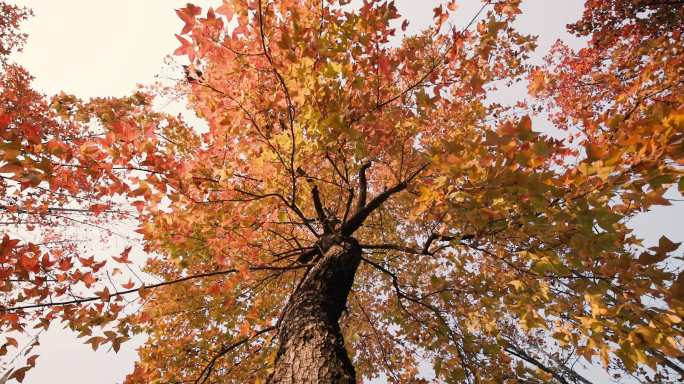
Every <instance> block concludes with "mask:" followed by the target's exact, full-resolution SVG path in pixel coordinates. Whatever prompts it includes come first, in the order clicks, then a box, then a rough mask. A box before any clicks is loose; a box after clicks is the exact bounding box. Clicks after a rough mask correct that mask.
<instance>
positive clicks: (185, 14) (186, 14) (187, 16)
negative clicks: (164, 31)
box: [176, 3, 202, 35]
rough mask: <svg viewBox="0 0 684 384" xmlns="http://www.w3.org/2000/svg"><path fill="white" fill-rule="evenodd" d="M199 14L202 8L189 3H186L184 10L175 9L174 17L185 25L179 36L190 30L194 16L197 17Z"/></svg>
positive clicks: (193, 22)
mask: <svg viewBox="0 0 684 384" xmlns="http://www.w3.org/2000/svg"><path fill="white" fill-rule="evenodd" d="M201 12H202V8H200V7H198V6H195V5H192V4H190V3H188V5H187V6H186V7H185V8H180V9H176V15H178V17H180V18H181V20H183V22H184V23H185V25H184V26H183V30H182V31H181V35H185V34H186V33H188V32H190V31H191V30H192V27H193V26H194V25H195V16H197V15H199V14H200V13H201Z"/></svg>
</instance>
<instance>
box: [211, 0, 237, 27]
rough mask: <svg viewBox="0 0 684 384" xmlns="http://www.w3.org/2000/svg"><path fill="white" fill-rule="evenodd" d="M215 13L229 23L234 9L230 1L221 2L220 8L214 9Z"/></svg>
mask: <svg viewBox="0 0 684 384" xmlns="http://www.w3.org/2000/svg"><path fill="white" fill-rule="evenodd" d="M216 13H218V14H219V15H223V16H225V17H226V19H227V20H228V21H229V22H230V21H231V20H232V19H233V14H234V13H235V8H234V7H233V4H232V1H231V0H223V3H222V4H221V6H220V7H218V8H216Z"/></svg>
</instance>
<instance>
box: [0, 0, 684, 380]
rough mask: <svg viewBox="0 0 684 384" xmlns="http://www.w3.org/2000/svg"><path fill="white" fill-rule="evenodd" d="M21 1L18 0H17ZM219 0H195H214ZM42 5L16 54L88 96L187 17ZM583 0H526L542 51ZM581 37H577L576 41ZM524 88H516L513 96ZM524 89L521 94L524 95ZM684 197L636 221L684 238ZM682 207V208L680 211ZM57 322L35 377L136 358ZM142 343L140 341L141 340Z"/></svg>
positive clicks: (128, 76) (106, 2)
mask: <svg viewBox="0 0 684 384" xmlns="http://www.w3.org/2000/svg"><path fill="white" fill-rule="evenodd" d="M9 1H10V2H13V1H12V0H9ZM219 2H220V1H219V0H216V1H195V4H197V5H202V6H205V7H206V6H207V5H215V4H217V3H219ZM14 3H16V4H19V5H27V6H29V7H30V8H32V9H33V10H34V11H35V17H33V18H32V19H31V20H29V21H28V22H27V23H26V24H25V26H24V31H26V32H27V33H29V40H28V44H27V46H26V49H25V50H24V52H23V53H21V54H20V55H18V56H17V57H16V60H17V61H18V62H19V63H21V64H22V65H24V66H25V67H27V68H28V70H29V71H30V72H31V73H32V74H33V75H34V76H35V77H36V80H35V82H34V85H35V87H36V88H37V89H39V90H41V91H43V92H45V93H46V94H54V93H57V92H60V91H65V92H67V93H73V94H76V95H77V96H80V97H84V98H85V97H93V96H122V95H125V94H128V93H130V92H131V91H132V90H133V89H134V88H135V86H136V84H149V83H151V82H153V81H154V80H155V75H157V74H159V73H160V72H161V70H162V67H163V58H164V56H165V55H168V54H169V53H171V52H173V50H174V49H175V48H176V46H177V44H178V42H177V40H176V39H175V38H174V33H178V32H179V30H180V29H181V27H182V22H181V21H180V20H179V19H178V18H177V16H176V15H175V13H174V12H173V9H174V8H179V7H182V6H184V4H185V3H186V1H180V0H118V1H111V0H15V1H14ZM396 3H397V6H398V8H399V10H400V12H401V13H402V14H403V15H408V16H409V17H410V20H411V22H412V28H413V30H417V29H419V28H421V27H424V26H426V25H427V24H429V23H430V21H431V16H432V8H433V5H432V4H433V3H434V0H429V1H428V0H396ZM582 3H583V2H582V1H581V0H552V1H551V0H526V1H525V2H524V12H525V14H524V15H523V16H522V17H521V18H520V20H519V23H518V24H519V27H520V29H522V30H523V31H524V32H527V33H532V34H536V35H539V36H540V39H539V49H538V54H537V56H536V57H537V58H540V57H541V56H543V53H544V52H545V51H546V50H547V49H548V48H549V46H550V45H551V44H552V43H553V42H554V41H555V40H556V39H558V38H562V39H571V37H570V36H568V35H567V33H565V30H564V27H565V25H566V24H567V23H569V22H572V21H574V20H576V19H577V18H578V17H579V16H580V12H581V8H582ZM479 4H480V3H479V1H476V0H461V1H460V2H459V5H460V8H459V12H460V13H459V15H458V17H457V18H456V19H455V20H454V21H453V22H454V24H459V23H461V24H462V23H464V20H466V19H469V18H470V17H471V16H472V15H473V14H474V12H475V10H476V9H477V8H478V7H479ZM575 44H577V41H575ZM523 90H524V88H521V89H515V90H511V91H510V92H509V94H508V96H509V97H515V96H516V93H518V92H522V91H523ZM518 96H519V95H518ZM682 205H683V204H677V206H676V207H675V208H672V207H661V208H659V209H657V210H656V211H655V212H651V213H648V214H644V215H642V216H641V217H639V218H637V219H636V220H635V221H634V225H635V227H636V229H637V231H638V232H639V233H640V234H641V235H642V236H644V237H645V238H646V239H647V241H648V243H649V244H652V243H655V242H657V239H658V237H659V236H660V235H662V234H666V235H667V236H668V237H670V238H671V239H673V240H675V241H682V240H684V228H682V227H681V226H678V223H677V221H676V219H675V217H677V216H679V217H684V209H682ZM677 213H678V214H679V215H677ZM58 328H59V327H58V326H56V325H53V327H52V328H51V329H50V331H49V332H47V333H46V334H45V335H44V336H43V337H42V338H41V345H42V346H41V350H40V355H41V357H40V358H39V360H38V367H37V368H36V369H35V370H33V371H31V372H30V373H29V374H28V376H27V380H26V381H27V382H28V383H36V384H42V383H67V382H68V383H72V384H86V383H87V384H91V383H104V384H107V383H119V382H121V381H122V379H123V377H124V376H125V374H126V373H128V372H130V370H131V367H132V364H133V361H134V360H135V347H136V346H137V344H136V343H135V342H132V343H128V344H125V345H124V346H123V347H122V349H121V351H119V353H118V354H116V355H115V354H114V353H113V352H109V353H107V352H106V351H98V352H97V353H93V352H92V350H91V349H90V347H89V346H88V345H84V344H83V343H82V341H81V340H77V339H76V338H75V337H74V335H73V334H71V333H70V332H66V331H62V330H60V329H58ZM138 343H139V341H138Z"/></svg>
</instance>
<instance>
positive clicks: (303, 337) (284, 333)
mask: <svg viewBox="0 0 684 384" xmlns="http://www.w3.org/2000/svg"><path fill="white" fill-rule="evenodd" d="M360 260H361V248H360V247H359V245H358V243H357V242H356V241H355V240H354V239H346V240H345V241H343V242H342V243H341V244H335V245H332V246H331V247H330V248H329V249H328V250H327V251H326V252H325V254H324V255H323V257H321V258H320V260H318V262H317V263H316V265H314V266H313V267H312V268H311V270H310V271H309V273H308V274H307V275H306V276H305V277H304V280H303V281H302V283H301V284H300V286H299V288H298V289H297V290H296V291H295V292H294V293H293V294H292V296H291V297H290V301H289V302H288V304H287V306H286V308H285V312H284V314H283V317H282V320H281V323H280V325H279V329H278V333H279V349H278V354H277V356H276V360H275V367H274V371H273V373H272V374H271V376H270V378H269V380H268V382H269V383H270V384H295V383H297V384H308V383H311V384H314V383H349V384H351V383H355V382H356V375H355V372H354V366H353V365H352V363H351V360H350V359H349V356H348V355H347V351H346V349H345V348H344V340H343V338H342V333H341V332H340V326H339V323H338V320H339V318H340V316H341V314H342V311H343V310H345V308H346V304H347V296H348V294H349V291H350V289H351V286H352V284H353V282H354V275H355V273H356V269H357V267H358V266H359V262H360Z"/></svg>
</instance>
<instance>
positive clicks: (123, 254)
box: [112, 246, 133, 264]
mask: <svg viewBox="0 0 684 384" xmlns="http://www.w3.org/2000/svg"><path fill="white" fill-rule="evenodd" d="M131 249H133V247H130V246H129V247H126V249H124V250H123V252H121V256H119V257H116V256H112V259H114V260H115V261H116V262H117V263H121V264H131V263H132V262H131V261H130V260H128V255H129V254H130V253H131Z"/></svg>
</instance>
